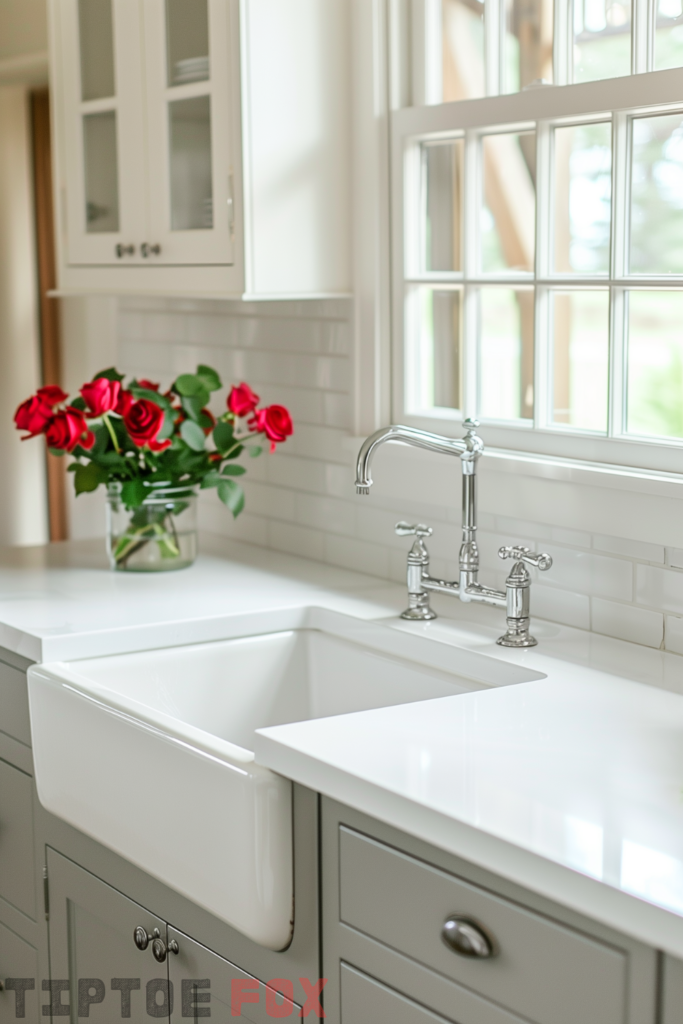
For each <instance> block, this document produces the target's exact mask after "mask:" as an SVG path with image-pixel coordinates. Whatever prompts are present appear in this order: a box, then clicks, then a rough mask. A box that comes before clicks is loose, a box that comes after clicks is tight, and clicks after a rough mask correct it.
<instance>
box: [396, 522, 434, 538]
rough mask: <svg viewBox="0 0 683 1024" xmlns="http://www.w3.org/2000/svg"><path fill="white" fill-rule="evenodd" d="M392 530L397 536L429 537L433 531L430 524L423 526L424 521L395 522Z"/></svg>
mask: <svg viewBox="0 0 683 1024" xmlns="http://www.w3.org/2000/svg"><path fill="white" fill-rule="evenodd" d="M394 531H395V533H396V535H397V536H398V537H431V535H432V534H433V533H434V531H433V530H432V528H431V526H425V524H424V523H417V524H415V525H411V524H410V523H403V522H401V523H396V526H395V527H394Z"/></svg>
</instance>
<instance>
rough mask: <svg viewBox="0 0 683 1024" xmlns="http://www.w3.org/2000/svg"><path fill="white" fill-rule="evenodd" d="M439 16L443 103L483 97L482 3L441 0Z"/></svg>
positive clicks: (484, 85) (478, 1) (476, 1)
mask: <svg viewBox="0 0 683 1024" xmlns="http://www.w3.org/2000/svg"><path fill="white" fill-rule="evenodd" d="M442 17H443V23H442V26H443V98H444V102H445V103H447V102H448V101H449V100H469V99H472V98H473V97H475V96H484V95H485V94H486V80H485V75H484V4H483V3H482V2H480V0H443V6H442Z"/></svg>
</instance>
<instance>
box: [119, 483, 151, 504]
mask: <svg viewBox="0 0 683 1024" xmlns="http://www.w3.org/2000/svg"><path fill="white" fill-rule="evenodd" d="M148 494H149V488H148V487H145V485H144V483H143V482H142V480H141V479H140V477H136V478H135V479H134V480H126V482H125V484H124V485H123V487H122V488H121V498H122V499H123V503H124V505H125V506H126V508H139V506H140V505H142V503H143V501H144V500H145V498H146V497H147V495H148Z"/></svg>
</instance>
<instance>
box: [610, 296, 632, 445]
mask: <svg viewBox="0 0 683 1024" xmlns="http://www.w3.org/2000/svg"><path fill="white" fill-rule="evenodd" d="M627 305H628V303H627V297H626V292H625V290H624V289H623V288H618V287H612V288H611V289H610V313H609V327H610V331H609V333H610V344H609V376H608V392H607V435H608V437H620V436H621V435H622V434H624V433H625V430H626V311H627Z"/></svg>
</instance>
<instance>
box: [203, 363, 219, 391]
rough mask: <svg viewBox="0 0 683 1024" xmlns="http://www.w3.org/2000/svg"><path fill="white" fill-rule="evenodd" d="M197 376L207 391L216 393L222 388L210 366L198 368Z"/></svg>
mask: <svg viewBox="0 0 683 1024" xmlns="http://www.w3.org/2000/svg"><path fill="white" fill-rule="evenodd" d="M197 376H198V377H199V379H200V381H201V382H202V384H203V385H204V387H205V388H206V389H207V390H208V391H218V390H219V389H220V388H222V387H223V384H222V383H221V379H220V377H219V376H218V374H217V373H216V371H215V370H214V369H213V367H211V366H198V367H197Z"/></svg>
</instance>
